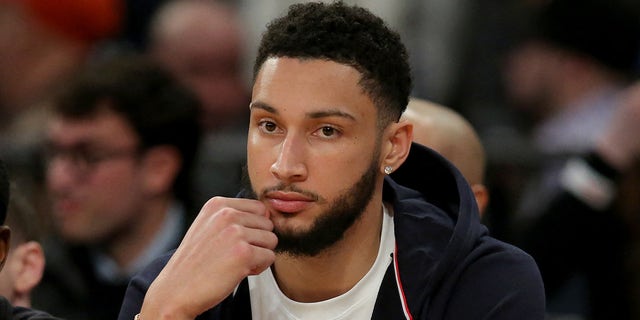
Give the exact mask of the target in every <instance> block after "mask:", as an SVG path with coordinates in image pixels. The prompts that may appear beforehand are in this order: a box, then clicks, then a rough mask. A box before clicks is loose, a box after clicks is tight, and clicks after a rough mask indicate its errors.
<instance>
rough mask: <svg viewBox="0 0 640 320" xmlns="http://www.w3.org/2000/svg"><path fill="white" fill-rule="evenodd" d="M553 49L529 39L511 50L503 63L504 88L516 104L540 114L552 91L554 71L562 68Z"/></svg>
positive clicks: (545, 106)
mask: <svg viewBox="0 0 640 320" xmlns="http://www.w3.org/2000/svg"><path fill="white" fill-rule="evenodd" d="M557 60H558V59H557V53H556V50H553V49H551V48H550V47H548V46H546V45H544V44H543V43H540V42H536V41H530V42H526V43H523V44H522V45H520V46H519V47H518V48H516V49H515V50H514V51H513V52H511V54H510V56H509V59H508V60H507V64H506V66H505V90H506V93H507V96H508V98H509V99H510V100H511V102H512V103H513V105H514V106H515V107H516V108H519V109H521V110H523V111H526V112H528V113H531V114H532V115H538V114H540V116H541V115H543V114H544V113H545V110H547V108H548V107H549V106H548V104H549V99H551V98H552V97H551V95H552V93H553V91H552V90H553V86H555V85H556V84H555V82H554V81H553V75H554V73H555V72H556V71H559V70H562V69H561V68H560V66H559V65H558V64H557Z"/></svg>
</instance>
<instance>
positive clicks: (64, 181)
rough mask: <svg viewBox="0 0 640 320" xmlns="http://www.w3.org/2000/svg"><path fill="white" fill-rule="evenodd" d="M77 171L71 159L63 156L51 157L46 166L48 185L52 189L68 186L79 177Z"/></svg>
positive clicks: (62, 188)
mask: <svg viewBox="0 0 640 320" xmlns="http://www.w3.org/2000/svg"><path fill="white" fill-rule="evenodd" d="M76 171H77V170H75V169H74V167H73V165H72V163H71V161H68V160H65V158H63V157H55V158H52V159H50V160H49V161H48V163H47V167H46V177H47V187H48V188H49V190H51V191H62V190H64V189H66V188H68V187H69V186H70V185H71V184H72V183H73V182H74V181H75V180H76V179H77V172H76Z"/></svg>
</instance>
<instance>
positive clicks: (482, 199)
mask: <svg viewBox="0 0 640 320" xmlns="http://www.w3.org/2000/svg"><path fill="white" fill-rule="evenodd" d="M471 191H473V196H474V197H475V198H476V203H478V211H480V217H481V218H482V216H484V211H485V210H486V209H487V206H488V205H489V190H488V189H487V187H485V186H484V185H482V184H477V183H476V184H473V185H471Z"/></svg>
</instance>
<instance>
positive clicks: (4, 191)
mask: <svg viewBox="0 0 640 320" xmlns="http://www.w3.org/2000/svg"><path fill="white" fill-rule="evenodd" d="M10 189H11V184H10V182H9V173H8V172H7V168H6V166H5V164H4V161H2V160H0V270H1V269H2V268H3V267H5V268H13V266H15V261H14V263H9V265H11V266H6V265H5V264H6V263H7V259H8V257H7V256H8V255H9V254H10V253H9V252H10V250H11V249H13V248H11V249H10V242H11V241H10V240H11V233H12V232H11V229H10V228H9V226H7V225H5V220H6V218H7V214H8V211H9V210H11V209H9V206H12V203H13V204H15V202H13V200H10V199H11V197H10V195H11V194H10V193H11V190H10ZM14 213H15V212H14ZM29 222H33V221H29ZM15 257H16V256H14V258H15ZM26 269H31V271H33V268H26ZM41 269H42V268H40V270H41ZM25 271H26V272H27V273H29V271H28V270H25ZM5 273H6V272H2V273H0V275H1V277H2V278H1V279H0V286H1V287H2V289H1V290H3V292H1V293H0V319H7V320H9V319H20V320H30V319H31V320H60V319H58V318H54V317H52V316H51V315H49V314H47V313H45V312H42V311H39V310H34V309H31V308H29V307H24V306H23V304H24V303H26V300H24V296H22V297H18V296H17V295H14V294H13V293H12V292H11V291H12V289H11V288H9V287H10V286H11V285H10V284H9V283H8V282H7V281H12V279H11V277H9V275H5ZM10 273H11V274H10V275H11V276H17V277H18V278H22V280H17V278H16V279H13V280H17V281H16V283H20V282H23V283H22V285H19V286H21V287H23V289H25V290H28V289H26V287H28V286H29V285H28V283H33V280H35V282H37V280H36V278H37V276H36V275H33V274H32V275H31V276H29V275H22V276H21V275H17V274H15V273H13V272H10ZM7 284H9V287H8V286H7ZM4 290H8V291H4ZM5 294H8V295H7V296H5ZM9 299H12V300H11V301H10V300H9ZM14 301H15V302H17V303H18V304H16V305H14V304H13V303H14Z"/></svg>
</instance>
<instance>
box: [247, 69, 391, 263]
mask: <svg viewBox="0 0 640 320" xmlns="http://www.w3.org/2000/svg"><path fill="white" fill-rule="evenodd" d="M359 80H360V73H359V72H358V71H356V69H354V68H352V67H349V66H346V65H342V64H338V63H335V62H330V61H324V60H315V59H312V60H306V61H301V60H298V59H292V58H271V59H268V60H267V61H266V62H265V63H264V65H263V66H262V69H261V71H260V72H259V74H258V76H257V77H256V81H255V85H254V90H253V96H252V103H251V117H250V119H251V120H250V127H249V138H248V147H247V153H248V158H247V161H248V162H247V165H248V171H249V178H250V180H251V186H252V189H253V191H254V192H255V194H256V195H257V197H258V198H259V199H261V200H263V201H264V203H265V204H266V205H267V208H268V210H269V212H270V217H271V220H272V221H273V222H274V225H275V232H276V234H277V235H278V238H279V241H278V246H279V247H278V250H279V251H281V252H287V253H290V254H293V255H315V254H316V253H318V252H320V251H322V250H323V249H324V248H327V247H329V246H330V245H332V244H334V243H335V242H337V241H338V240H340V239H341V238H342V236H343V234H344V233H345V232H346V231H347V230H348V229H349V228H350V227H351V226H353V224H354V223H355V222H357V221H358V219H359V218H360V217H361V215H362V214H363V212H365V211H367V210H377V211H379V210H380V208H379V207H378V208H372V204H373V202H372V201H370V200H371V199H372V197H373V196H374V195H376V192H379V191H376V190H380V188H379V185H380V184H381V181H382V179H381V174H380V171H379V170H380V168H379V167H380V161H381V159H380V137H379V135H378V133H377V132H378V131H377V127H376V117H377V110H376V108H375V106H374V104H373V102H372V101H371V100H370V99H369V97H368V96H367V95H366V94H364V93H363V91H362V89H361V87H360V86H359V84H358V81H359Z"/></svg>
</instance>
